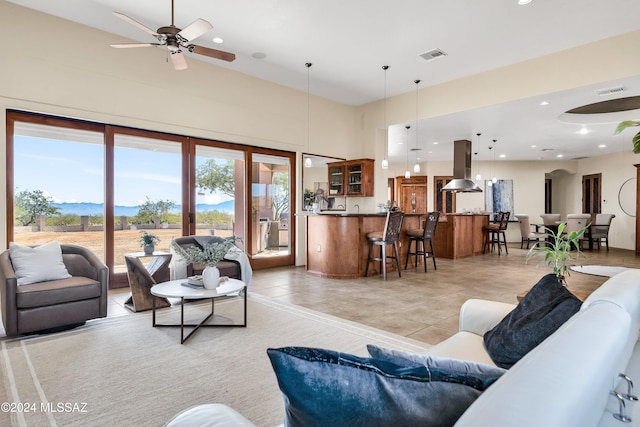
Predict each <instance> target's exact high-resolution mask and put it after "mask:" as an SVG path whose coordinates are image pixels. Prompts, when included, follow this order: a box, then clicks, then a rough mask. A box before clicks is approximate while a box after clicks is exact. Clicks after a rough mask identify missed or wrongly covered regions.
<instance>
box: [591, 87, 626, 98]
mask: <svg viewBox="0 0 640 427" xmlns="http://www.w3.org/2000/svg"><path fill="white" fill-rule="evenodd" d="M625 90H626V89H625V87H624V86H617V87H610V88H608V89H597V90H596V94H597V95H598V96H607V95H614V94H616V93H620V92H624V91H625Z"/></svg>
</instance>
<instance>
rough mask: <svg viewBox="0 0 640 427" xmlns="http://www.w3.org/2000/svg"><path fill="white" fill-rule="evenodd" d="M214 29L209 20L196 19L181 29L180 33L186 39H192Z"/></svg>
mask: <svg viewBox="0 0 640 427" xmlns="http://www.w3.org/2000/svg"><path fill="white" fill-rule="evenodd" d="M212 29H213V25H211V24H210V23H209V21H205V20H204V19H196V20H195V21H193V22H192V23H191V24H189V26H187V28H185V29H184V30H182V31H180V32H179V33H178V35H179V36H180V37H182V38H183V39H185V40H186V41H191V40H194V39H197V38H198V37H200V36H201V35H203V34H204V33H206V32H208V31H211V30H212Z"/></svg>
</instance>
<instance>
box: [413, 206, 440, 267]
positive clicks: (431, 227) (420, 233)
mask: <svg viewBox="0 0 640 427" xmlns="http://www.w3.org/2000/svg"><path fill="white" fill-rule="evenodd" d="M439 218H440V212H428V213H427V220H426V222H425V224H424V228H419V229H414V230H407V232H406V234H407V237H409V245H408V246H407V258H406V259H405V261H404V269H405V270H406V269H407V266H408V265H409V257H410V256H411V255H414V256H415V263H414V264H415V267H416V268H418V255H422V258H423V262H424V272H425V273H426V272H427V257H428V256H430V257H431V259H432V260H433V269H434V270H437V267H436V256H435V254H434V252H433V236H435V234H436V227H437V226H438V219H439ZM414 242H415V245H416V250H415V252H411V244H412V243H414ZM427 242H429V249H430V250H427ZM421 245H422V250H420V246H421Z"/></svg>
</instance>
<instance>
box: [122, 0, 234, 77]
mask: <svg viewBox="0 0 640 427" xmlns="http://www.w3.org/2000/svg"><path fill="white" fill-rule="evenodd" d="M113 14H114V15H115V16H117V17H118V18H120V19H122V20H123V21H125V22H127V23H129V24H131V25H133V26H134V27H137V28H138V29H140V30H142V31H144V32H146V33H148V34H150V35H152V36H153V37H155V38H156V39H157V40H158V42H157V43H124V44H112V45H111V47H115V48H137V47H152V46H165V47H166V48H167V50H168V51H169V53H171V55H170V57H171V62H172V63H173V67H174V68H175V69H176V70H185V69H186V68H187V61H186V59H185V57H184V55H183V54H182V53H183V50H184V51H188V52H190V53H196V54H198V55H204V56H208V57H210V58H215V59H220V60H222V61H228V62H231V61H234V60H235V59H236V56H235V55H234V54H233V53H229V52H224V51H222V50H217V49H211V48H208V47H204V46H198V45H195V44H192V43H191V41H192V40H195V39H197V38H198V37H200V36H202V35H204V34H205V33H207V32H209V31H211V30H212V29H213V25H211V23H209V21H206V20H204V19H196V20H195V21H194V22H192V23H191V24H189V25H188V26H187V27H186V28H185V29H180V28H178V27H176V26H175V25H174V24H173V15H174V9H173V0H172V1H171V25H167V26H164V27H160V28H158V29H157V30H156V31H153V30H152V29H150V28H148V27H146V26H145V25H143V24H141V23H139V22H138V21H136V20H134V19H132V18H129V17H128V16H127V15H125V14H122V13H119V12H113Z"/></svg>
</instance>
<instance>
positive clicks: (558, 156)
mask: <svg viewBox="0 0 640 427" xmlns="http://www.w3.org/2000/svg"><path fill="white" fill-rule="evenodd" d="M556 157H557V158H561V157H564V154H558V155H557V156H556Z"/></svg>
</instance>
